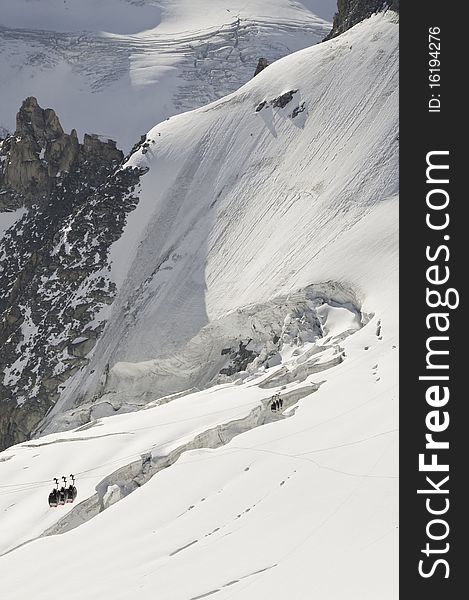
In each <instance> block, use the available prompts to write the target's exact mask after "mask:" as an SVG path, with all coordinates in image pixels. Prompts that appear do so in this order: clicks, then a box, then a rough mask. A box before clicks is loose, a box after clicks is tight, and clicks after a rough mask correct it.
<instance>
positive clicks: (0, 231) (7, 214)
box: [0, 208, 26, 240]
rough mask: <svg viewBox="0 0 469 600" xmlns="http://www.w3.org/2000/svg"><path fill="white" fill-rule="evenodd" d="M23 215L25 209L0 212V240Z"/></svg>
mask: <svg viewBox="0 0 469 600" xmlns="http://www.w3.org/2000/svg"><path fill="white" fill-rule="evenodd" d="M25 214H26V209H25V208H18V209H16V210H10V211H0V240H1V239H2V238H3V236H4V235H5V232H6V231H7V230H8V229H10V227H12V226H13V225H14V224H15V223H16V222H17V221H19V220H20V219H21V218H22V217H23V215H25Z"/></svg>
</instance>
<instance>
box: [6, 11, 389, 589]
mask: <svg viewBox="0 0 469 600" xmlns="http://www.w3.org/2000/svg"><path fill="white" fill-rule="evenodd" d="M397 60H398V26H397V24H396V22H395V18H394V16H393V15H392V14H391V13H387V14H385V15H382V14H381V15H377V16H375V17H373V18H371V19H369V20H367V21H365V22H363V23H361V24H359V25H357V26H355V27H354V28H352V29H351V30H350V31H348V32H346V33H344V34H342V35H340V36H338V37H337V38H335V39H333V40H331V41H329V42H327V43H324V44H320V45H318V46H315V47H313V48H310V49H307V50H303V51H301V52H299V53H296V54H293V55H291V56H289V57H286V58H284V59H282V60H280V61H278V62H277V63H275V64H274V65H272V66H270V67H269V68H268V69H266V70H265V71H263V72H262V73H261V74H259V76H257V77H256V78H255V79H254V80H252V81H251V82H249V83H248V84H246V85H245V86H244V87H242V88H241V89H240V90H239V91H237V92H236V93H234V94H231V95H230V96H228V97H227V98H224V99H222V100H219V101H218V102H215V103H213V104H211V105H209V106H207V107H204V108H201V109H198V110H195V111H192V112H190V113H186V114H182V115H179V116H176V117H173V118H171V119H170V120H169V121H164V122H163V123H160V124H159V125H157V126H156V127H155V128H154V129H152V130H151V131H150V132H149V134H148V135H147V138H146V141H145V143H144V144H143V145H142V146H141V147H140V149H139V150H137V152H136V153H135V154H134V155H133V156H132V157H131V158H130V159H129V162H128V166H132V167H139V168H142V169H148V171H147V172H146V174H144V175H143V176H142V177H141V178H140V184H141V188H139V194H138V195H139V202H138V204H137V207H136V209H135V210H133V212H131V213H129V214H128V216H127V220H126V224H125V227H124V230H123V234H122V236H121V237H120V239H119V240H118V241H117V242H115V243H114V244H113V245H112V246H111V249H110V254H109V269H110V270H109V273H107V272H106V269H105V268H104V269H102V272H101V275H100V276H102V277H109V278H110V280H112V281H113V282H114V283H115V285H116V290H117V291H116V297H115V300H114V302H113V304H112V305H111V306H110V307H108V308H107V309H106V310H104V309H103V312H102V314H101V315H99V316H97V317H96V323H94V325H93V326H97V323H98V322H100V319H101V320H102V321H101V322H104V321H106V325H105V326H104V331H103V334H102V336H101V338H100V339H99V340H98V342H97V343H96V345H95V346H94V348H93V350H92V351H91V352H90V354H89V355H88V358H89V359H90V362H89V364H88V365H87V366H86V367H84V368H83V369H82V370H80V371H77V373H76V374H75V375H74V376H73V377H72V378H71V379H69V380H68V381H67V382H66V384H65V388H64V390H63V394H62V397H61V400H60V401H59V402H58V403H57V404H56V407H55V410H54V411H52V412H51V413H50V414H49V420H48V421H47V423H46V430H47V431H51V432H53V433H51V434H50V435H48V436H44V437H42V438H39V439H35V440H32V441H28V442H24V443H23V444H19V445H17V446H12V447H11V448H8V449H7V450H5V451H4V452H3V453H1V454H0V481H1V483H0V511H1V512H0V514H1V515H2V518H1V522H0V540H1V549H0V553H5V552H7V554H3V556H1V557H0V577H1V581H2V588H1V589H2V594H3V595H5V596H6V597H7V598H8V600H10V599H11V600H26V599H27V598H31V597H34V598H35V599H36V600H42V599H45V598H48V597H50V594H51V591H54V590H55V589H56V587H55V586H56V582H57V581H60V582H66V588H65V589H66V592H67V596H68V597H69V598H71V599H76V600H83V599H86V600H94V599H98V598H102V597H103V596H104V595H106V596H110V597H112V598H115V599H116V600H117V599H122V600H124V599H128V598H129V597H132V598H138V599H140V598H142V599H143V598H149V597H151V598H153V597H156V598H161V599H162V600H196V599H201V598H210V599H211V598H213V599H214V600H228V599H234V598H236V599H240V600H259V599H264V598H268V599H269V600H284V598H286V597H288V598H297V599H299V600H310V598H323V599H325V600H343V599H344V598H350V599H352V600H355V599H356V600H376V599H377V598H379V599H380V600H381V599H383V600H387V599H394V598H396V597H397V533H398V523H397V427H398V422H397V352H398V350H397V346H398V328H397V310H398V308H397V307H398V297H397V292H398V285H397V269H398V264H397V258H398V257H397V252H398V249H397V242H398V235H397V216H398V215H397V179H398V167H397V131H398V118H397V99H398V98H397V96H398V90H397V85H398V77H397V75H398V73H397ZM93 210H94V208H93V207H91V208H90V211H91V212H92V211H93ZM75 218H78V217H75ZM67 227H68V229H67V232H73V231H74V221H73V218H72V219H71V221H70V222H69V223H68V224H67ZM79 231H80V230H79ZM67 232H65V231H64V233H67ZM57 239H58V240H63V242H62V245H65V244H68V246H67V248H68V250H69V251H72V252H73V250H74V247H73V244H75V246H76V248H78V246H79V241H78V240H77V239H75V237H74V238H72V237H69V238H67V236H65V237H63V236H62V237H61V236H58V237H57ZM60 251H61V250H60V249H59V248H57V252H60ZM64 252H65V250H64ZM87 285H88V284H84V285H83V288H80V289H81V292H82V295H83V297H85V296H86V294H87V293H88V291H89V289H91V288H90V287H89V286H88V287H87ZM238 344H239V346H238ZM225 350H226V352H225ZM250 353H253V354H250ZM239 370H241V372H237V371H239ZM207 374H208V375H207ZM210 377H211V379H210ZM207 379H209V380H210V381H208V380H207ZM210 382H211V383H216V384H217V385H213V386H212V387H209V388H208V389H202V386H204V385H207V384H209V383H210ZM196 386H198V387H200V388H201V389H200V390H194V389H190V388H194V387H196ZM276 392H280V393H281V397H282V398H283V400H284V405H283V407H282V409H281V410H280V411H277V412H272V411H271V410H270V399H271V396H272V394H274V393H276ZM142 402H146V403H148V402H150V404H147V407H146V409H144V410H138V411H135V412H130V413H126V414H118V415H115V416H106V415H111V414H113V413H115V412H119V411H121V410H125V411H127V410H129V409H130V408H132V405H133V407H134V408H135V407H139V406H140V405H141V403H142ZM90 418H91V420H89V419H90ZM87 420H88V422H86V421H87ZM82 423H83V424H82ZM74 424H75V425H77V424H80V425H81V426H80V427H77V428H75V430H73V431H67V432H64V431H62V429H70V428H71V427H73V426H74ZM69 473H75V474H76V476H77V485H78V492H79V496H78V498H77V500H76V503H75V504H74V505H67V506H64V507H58V508H57V509H50V508H49V507H48V506H47V495H48V492H49V490H50V487H51V485H50V482H51V478H52V477H54V476H57V477H60V476H61V475H68V474H69ZM38 536H40V537H39V538H38V539H34V538H37V537H38ZM29 540H32V541H29ZM25 542H27V543H25ZM21 544H24V545H22V546H21ZM26 564H27V565H28V577H27V578H25V576H24V572H25V571H24V569H25V565H26ZM64 585H65V583H64Z"/></svg>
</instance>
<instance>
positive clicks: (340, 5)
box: [324, 0, 399, 41]
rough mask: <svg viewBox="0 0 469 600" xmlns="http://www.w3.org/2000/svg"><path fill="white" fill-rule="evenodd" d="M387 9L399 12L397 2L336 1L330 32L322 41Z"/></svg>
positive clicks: (384, 0)
mask: <svg viewBox="0 0 469 600" xmlns="http://www.w3.org/2000/svg"><path fill="white" fill-rule="evenodd" d="M387 9H391V10H394V11H395V12H399V0H338V2H337V12H336V14H335V15H334V21H333V24H332V31H331V32H330V33H329V35H327V37H326V38H325V39H324V41H326V40H330V39H331V38H334V37H336V36H338V35H340V34H341V33H343V32H344V31H347V30H348V29H350V28H351V27H353V26H354V25H356V24H357V23H360V21H363V19H367V18H368V17H371V15H373V14H374V13H377V12H380V11H382V10H387Z"/></svg>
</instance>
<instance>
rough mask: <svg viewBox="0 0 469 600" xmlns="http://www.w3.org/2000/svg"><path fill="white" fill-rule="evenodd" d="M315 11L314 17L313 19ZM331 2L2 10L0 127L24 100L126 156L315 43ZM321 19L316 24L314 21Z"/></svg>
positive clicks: (19, 5) (75, 0)
mask: <svg viewBox="0 0 469 600" xmlns="http://www.w3.org/2000/svg"><path fill="white" fill-rule="evenodd" d="M316 8H317V11H316ZM334 9H335V2H334V0H308V1H306V2H301V1H298V2H292V1H290V0H249V2H248V1H246V0H229V1H226V0H198V1H197V2H194V0H2V2H1V9H0V88H1V89H2V102H1V107H0V127H3V128H5V129H7V130H9V131H14V123H15V115H16V112H17V110H18V108H19V107H20V105H21V102H22V101H23V100H24V99H25V98H26V97H27V96H36V97H37V99H38V101H39V104H40V105H41V106H50V107H52V108H54V109H55V111H56V112H57V114H58V115H59V117H60V119H61V122H62V125H63V126H64V129H65V130H66V131H70V130H71V129H72V128H75V129H77V131H78V133H79V135H83V133H84V132H88V133H90V132H92V133H97V134H101V135H104V136H107V137H110V138H112V139H115V140H116V141H117V143H118V146H119V147H120V148H122V149H124V150H125V151H128V150H130V148H131V147H132V146H133V145H134V144H135V142H137V141H138V139H139V137H140V135H141V134H143V133H144V132H145V131H148V129H149V128H150V127H151V126H153V125H154V123H157V122H158V121H162V120H164V119H166V118H168V117H170V116H171V115H174V114H176V113H180V112H182V111H185V110H190V109H193V108H196V107H199V106H202V105H204V104H207V103H208V102H211V101H213V100H215V99H217V98H220V97H222V96H224V95H226V94H228V93H230V92H233V91H234V90H236V89H237V88H239V87H240V86H241V85H242V84H243V83H245V82H246V81H248V80H249V79H250V78H251V77H252V76H253V74H254V70H255V67H256V65H257V61H258V59H259V58H260V57H261V56H264V57H266V58H267V59H268V60H269V61H270V62H272V61H274V60H276V59H278V58H280V57H282V56H285V55H287V54H289V53H291V52H294V51H296V50H298V49H300V48H305V47H307V46H310V45H311V44H314V43H316V42H319V41H321V39H323V38H324V37H325V35H326V34H327V33H328V31H329V30H330V28H331V24H330V20H331V19H332V13H333V11H334ZM318 15H319V16H318Z"/></svg>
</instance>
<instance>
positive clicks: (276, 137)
mask: <svg viewBox="0 0 469 600" xmlns="http://www.w3.org/2000/svg"><path fill="white" fill-rule="evenodd" d="M397 63H398V60H397V25H396V24H395V23H394V22H393V19H392V17H391V16H389V15H387V16H383V15H379V16H376V17H374V18H372V19H370V20H368V21H366V22H364V23H362V24H360V25H358V26H356V27H355V28H353V29H352V30H351V31H349V32H347V33H346V34H345V35H344V36H341V37H340V38H338V39H336V40H332V41H331V42H328V43H325V44H320V45H318V46H316V47H313V48H311V49H308V50H304V51H302V52H299V53H297V54H294V55H292V56H290V57H287V58H285V59H283V60H281V61H278V62H277V63H276V64H274V65H272V66H271V67H269V69H267V70H265V71H264V72H263V73H261V74H260V75H259V76H257V77H256V78H255V79H254V80H253V81H251V82H249V83H248V84H247V85H245V86H244V87H243V88H241V90H240V91H239V92H236V93H235V94H233V95H231V96H229V97H228V98H226V99H223V100H221V101H219V102H217V103H215V104H212V105H210V106H208V107H206V108H203V109H199V110H196V111H194V112H191V113H187V114H184V115H180V116H177V117H174V118H172V119H170V120H169V121H166V122H163V123H161V124H159V125H157V126H156V127H155V128H154V129H152V130H151V131H150V133H149V134H148V136H147V142H146V144H145V145H144V147H142V148H141V149H140V150H139V151H138V152H137V153H136V154H134V155H133V156H132V158H131V159H130V161H129V163H128V164H129V165H130V166H138V167H140V168H149V172H148V173H147V174H146V175H145V176H144V177H143V178H142V191H141V194H140V201H139V204H138V206H137V208H136V210H135V211H134V212H133V213H131V214H130V215H129V217H128V220H127V225H126V228H125V230H124V233H123V235H122V237H121V238H120V239H119V240H118V241H117V242H116V243H115V244H114V246H113V247H112V248H111V253H110V262H111V279H113V280H114V281H115V283H116V284H117V286H118V289H119V292H118V296H117V299H116V300H115V302H114V304H113V308H112V314H111V315H110V318H109V322H108V325H107V327H106V329H105V331H104V334H103V337H102V338H101V341H100V342H99V343H98V345H97V346H95V349H94V351H93V353H92V354H91V355H90V358H91V362H90V364H89V367H88V368H87V370H86V372H85V375H84V376H83V375H80V376H79V377H77V378H75V380H74V386H69V389H68V391H67V392H66V394H65V395H64V402H65V405H68V406H69V405H70V401H72V400H73V399H74V398H75V399H76V398H80V399H81V397H82V394H83V393H84V392H86V393H94V392H95V390H96V388H97V386H98V382H99V380H100V378H101V377H102V374H103V372H104V371H105V370H106V369H107V368H109V367H111V368H112V367H113V365H115V364H116V363H117V362H139V361H148V360H153V359H155V358H156V357H158V356H161V355H165V354H166V355H167V354H168V353H171V352H173V351H175V350H176V349H178V348H181V347H183V346H184V345H185V344H187V343H188V341H189V340H190V339H191V338H192V337H194V336H195V335H196V334H197V333H198V332H199V331H200V329H201V328H202V327H204V326H205V325H206V324H207V323H209V322H211V321H213V320H214V319H218V318H220V317H222V316H223V315H226V314H227V313H229V312H230V311H234V310H237V309H239V308H241V307H244V306H246V305H251V304H256V303H262V302H265V301H267V300H269V299H270V298H273V297H275V296H278V295H281V294H289V293H291V292H292V291H294V290H296V289H301V288H305V287H307V286H309V285H310V284H319V283H323V282H330V281H332V282H337V283H339V284H340V286H341V287H342V289H348V290H351V293H350V294H349V296H348V298H342V300H344V299H345V300H352V301H355V304H356V305H357V306H360V307H361V308H363V311H364V312H366V313H375V312H376V311H377V310H379V309H380V308H384V307H386V308H390V309H391V313H390V314H394V315H395V313H396V310H397V309H396V302H395V298H393V299H391V295H390V293H389V291H388V290H389V289H394V287H395V286H396V283H395V281H396V265H395V255H396V237H397V236H396V216H397V215H396V197H395V196H396V193H397V185H398V182H397V143H398V142H397V127H398V120H397V92H398V90H397V73H398V70H397V67H398V64H397ZM329 287H332V288H333V286H329ZM330 297H331V298H334V291H333V289H332V290H331V291H330ZM388 318H390V317H388ZM85 382H86V384H85ZM168 393H169V391H168ZM67 394H68V397H67Z"/></svg>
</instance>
